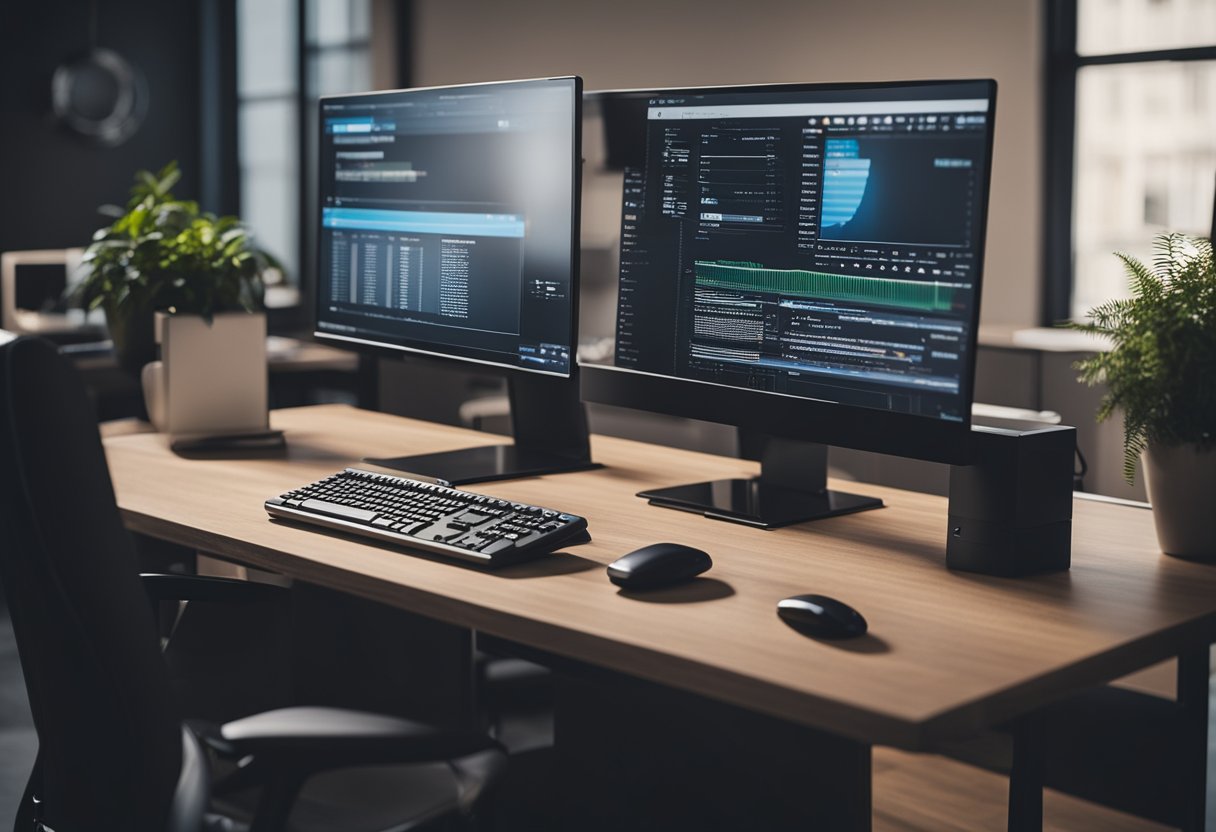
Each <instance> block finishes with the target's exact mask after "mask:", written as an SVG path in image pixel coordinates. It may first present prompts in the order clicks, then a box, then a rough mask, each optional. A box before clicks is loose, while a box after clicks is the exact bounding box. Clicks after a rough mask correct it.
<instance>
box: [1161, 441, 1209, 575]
mask: <svg viewBox="0 0 1216 832" xmlns="http://www.w3.org/2000/svg"><path fill="white" fill-rule="evenodd" d="M1143 462H1144V484H1145V487H1146V488H1147V489H1148V500H1149V502H1150V503H1152V506H1153V521H1154V522H1155V524H1156V526H1157V542H1158V543H1159V544H1160V545H1161V551H1163V552H1165V553H1166V554H1167V555H1173V556H1174V557H1179V558H1185V559H1187V560H1198V561H1206V562H1208V563H1216V446H1213V447H1208V448H1205V449H1202V450H1201V449H1200V448H1199V446H1198V445H1195V444H1186V445H1159V444H1157V443H1149V446H1148V449H1147V450H1146V451H1145V452H1144V456H1143Z"/></svg>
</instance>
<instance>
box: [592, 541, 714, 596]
mask: <svg viewBox="0 0 1216 832" xmlns="http://www.w3.org/2000/svg"><path fill="white" fill-rule="evenodd" d="M713 563H714V562H713V561H712V560H710V558H709V555H707V554H705V553H704V552H702V551H701V550H700V549H694V548H693V547H692V546H685V545H683V544H681V543H655V544H652V545H650V546H644V547H642V548H641V549H638V550H636V551H633V552H630V553H629V554H627V555H623V556H622V557H619V558H617V559H616V560H614V561H613V562H612V563H610V564H608V579H609V580H610V581H612V582H613V583H614V584H616V585H617V586H619V587H622V588H623V589H656V588H658V587H662V586H671V585H672V584H678V583H683V582H684V581H690V580H692V579H693V578H695V577H696V576H697V575H700V574H701V573H702V572H704V571H705V570H706V569H708V568H709V567H711V566H713Z"/></svg>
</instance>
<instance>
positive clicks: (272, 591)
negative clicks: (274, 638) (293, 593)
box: [139, 572, 286, 604]
mask: <svg viewBox="0 0 1216 832" xmlns="http://www.w3.org/2000/svg"><path fill="white" fill-rule="evenodd" d="M139 577H140V579H141V580H142V581H143V584H144V592H146V593H147V595H148V600H150V601H154V602H156V601H220V602H227V603H230V604H232V603H259V602H264V601H268V600H270V599H272V598H281V597H283V593H284V592H285V591H286V590H285V589H284V588H283V587H281V586H276V585H275V584H264V583H259V582H257V581H241V580H237V579H235V578H215V577H210V576H205V575H170V574H164V573H158V572H144V573H141V574H140V576H139Z"/></svg>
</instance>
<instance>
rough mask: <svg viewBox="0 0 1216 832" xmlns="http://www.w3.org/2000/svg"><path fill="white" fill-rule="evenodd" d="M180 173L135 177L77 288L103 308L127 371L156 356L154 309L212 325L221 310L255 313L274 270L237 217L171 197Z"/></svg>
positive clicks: (172, 168)
mask: <svg viewBox="0 0 1216 832" xmlns="http://www.w3.org/2000/svg"><path fill="white" fill-rule="evenodd" d="M180 178H181V173H180V172H179V171H178V168H177V163H176V162H170V163H169V164H168V165H166V166H165V167H164V168H163V169H162V170H161V171H160V172H159V173H156V174H153V173H150V172H148V171H146V170H141V171H139V172H138V173H137V174H136V175H135V185H134V187H132V188H131V198H130V200H129V201H128V202H127V206H126V210H125V211H123V212H122V213H121V215H120V216H118V217H117V218H116V219H115V220H114V222H113V223H111V224H110V225H108V226H106V227H105V228H102V229H99V230H98V231H97V232H96V233H94V234H93V243H92V244H91V245H90V246H89V248H88V249H87V250H86V251H85V254H84V258H83V267H84V271H85V276H84V279H83V281H82V282H81V283H80V284H79V286H78V287H77V289H76V290H75V294H76V298H77V300H78V301H79V302H80V303H82V304H83V305H85V306H86V307H87V308H89V309H96V308H98V307H101V308H102V309H104V310H105V314H106V321H107V323H108V325H109V329H110V337H111V339H112V340H113V342H114V350H115V353H116V355H117V358H118V362H119V364H120V365H121V366H122V367H123V368H124V369H127V370H128V371H130V372H133V373H138V372H139V370H140V368H141V367H142V366H143V365H144V364H146V363H148V362H149V361H151V360H153V358H155V342H154V335H153V313H154V312H156V311H164V312H168V313H170V314H174V315H182V314H188V315H200V316H202V317H203V318H204V319H205V320H206V321H207V322H208V323H210V321H211V320H212V318H213V317H214V316H215V315H216V314H218V313H222V312H237V311H245V312H254V311H259V310H261V308H262V298H263V292H264V284H263V281H262V275H263V273H264V272H265V271H266V270H267V269H270V268H277V267H278V264H277V263H276V262H275V260H274V259H273V258H272V257H271V256H270V255H268V254H267V253H266V252H264V251H262V250H261V249H259V248H258V247H257V246H255V245H254V243H253V239H252V236H251V235H250V233H249V231H248V230H247V229H246V228H245V227H244V226H243V225H242V224H241V222H240V220H238V219H237V218H236V217H216V216H215V215H213V214H209V213H205V212H202V211H200V210H199V207H198V203H197V202H193V201H188V200H179V199H177V198H176V197H174V196H173V193H172V190H171V189H172V188H173V186H174V185H175V184H176V183H177V181H178V179H180ZM103 210H104V209H103ZM114 210H115V211H116V212H118V211H120V210H121V209H114Z"/></svg>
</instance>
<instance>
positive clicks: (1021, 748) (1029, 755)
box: [1009, 714, 1043, 832]
mask: <svg viewBox="0 0 1216 832" xmlns="http://www.w3.org/2000/svg"><path fill="white" fill-rule="evenodd" d="M1042 829H1043V737H1042V733H1041V732H1040V727H1039V725H1038V724H1037V722H1036V721H1035V719H1034V715H1033V714H1032V715H1028V716H1024V717H1022V718H1021V719H1019V720H1018V721H1017V723H1016V724H1015V725H1014V729H1013V768H1012V771H1010V774H1009V832H1041V830H1042Z"/></svg>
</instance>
